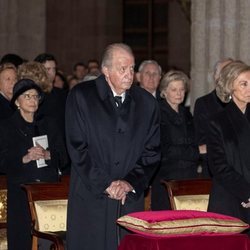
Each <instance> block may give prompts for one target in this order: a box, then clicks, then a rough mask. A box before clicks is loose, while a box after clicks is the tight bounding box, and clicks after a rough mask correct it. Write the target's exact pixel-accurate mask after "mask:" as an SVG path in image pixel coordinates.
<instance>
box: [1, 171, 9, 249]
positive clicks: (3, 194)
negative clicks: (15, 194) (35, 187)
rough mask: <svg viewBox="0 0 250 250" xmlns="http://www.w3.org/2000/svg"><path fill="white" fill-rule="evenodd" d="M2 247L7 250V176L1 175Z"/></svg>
mask: <svg viewBox="0 0 250 250" xmlns="http://www.w3.org/2000/svg"><path fill="white" fill-rule="evenodd" d="M0 249H1V250H7V249H8V248H7V178H6V175H0Z"/></svg>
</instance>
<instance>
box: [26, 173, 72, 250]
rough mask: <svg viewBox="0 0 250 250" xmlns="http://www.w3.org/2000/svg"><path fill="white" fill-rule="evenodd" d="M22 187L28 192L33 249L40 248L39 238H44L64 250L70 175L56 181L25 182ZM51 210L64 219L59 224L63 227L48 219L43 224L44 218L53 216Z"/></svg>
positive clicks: (59, 249) (57, 249)
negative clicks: (51, 223) (51, 222)
mask: <svg viewBox="0 0 250 250" xmlns="http://www.w3.org/2000/svg"><path fill="white" fill-rule="evenodd" d="M22 188H23V189H24V190H25V191H26V194H27V198H28V202H29V207H30V214H31V219H32V249H33V250H36V249H38V246H37V245H38V244H37V243H38V238H43V239H47V240H50V241H52V242H53V248H52V249H56V250H63V249H64V242H63V240H64V239H63V238H64V237H65V234H66V229H65V228H66V216H67V214H66V213H67V200H68V193H69V176H67V177H63V178H62V179H61V181H60V182H56V183H42V182H39V183H32V184H23V185H22ZM51 210H52V212H53V216H54V217H55V218H56V217H60V218H59V219H60V220H62V221H60V222H59V224H60V226H62V227H63V229H60V228H59V229H58V227H55V225H51V226H50V225H48V224H49V222H47V221H46V223H43V224H44V225H41V221H43V220H44V218H48V217H51V214H50V215H49V214H48V213H49V212H51ZM45 213H47V214H45ZM57 213H60V214H59V215H58V214H57ZM54 220H56V219H54ZM53 227H54V229H55V230H54V229H53Z"/></svg>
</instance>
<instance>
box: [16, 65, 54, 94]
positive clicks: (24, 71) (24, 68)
mask: <svg viewBox="0 0 250 250" xmlns="http://www.w3.org/2000/svg"><path fill="white" fill-rule="evenodd" d="M17 78H18V80H21V79H30V80H32V81H34V82H35V83H36V84H37V85H38V86H39V87H40V88H41V89H42V91H43V92H45V93H49V92H50V91H51V90H52V88H53V86H52V84H51V83H50V80H49V77H48V74H47V70H46V68H45V67H44V65H43V64H41V63H39V62H35V61H31V62H27V63H23V64H22V65H20V66H19V67H18V71H17Z"/></svg>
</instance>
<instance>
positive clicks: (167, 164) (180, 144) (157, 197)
mask: <svg viewBox="0 0 250 250" xmlns="http://www.w3.org/2000/svg"><path fill="white" fill-rule="evenodd" d="M160 111H161V112H160V114H161V151H162V158H161V164H160V167H159V170H158V171H157V174H156V176H155V178H154V180H153V184H152V209H153V210H162V209H170V204H169V201H168V199H167V193H166V190H165V188H164V187H163V186H162V185H161V183H160V181H161V179H166V180H173V179H174V180H183V179H193V178H197V177H198V174H197V167H198V160H199V150H198V145H197V144H196V143H195V137H194V134H195V132H194V123H193V117H192V115H191V113H190V112H189V110H188V108H186V107H183V106H182V105H180V106H179V112H178V113H177V112H176V111H175V110H173V109H172V108H171V106H170V105H169V104H168V102H167V101H166V100H161V102H160Z"/></svg>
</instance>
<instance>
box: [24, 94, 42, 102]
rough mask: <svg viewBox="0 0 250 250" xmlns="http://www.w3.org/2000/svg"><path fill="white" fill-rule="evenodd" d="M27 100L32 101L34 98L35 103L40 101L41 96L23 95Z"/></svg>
mask: <svg viewBox="0 0 250 250" xmlns="http://www.w3.org/2000/svg"><path fill="white" fill-rule="evenodd" d="M22 96H23V97H24V99H25V100H31V98H33V99H34V100H35V101H39V100H40V99H41V96H40V95H31V94H22Z"/></svg>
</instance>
